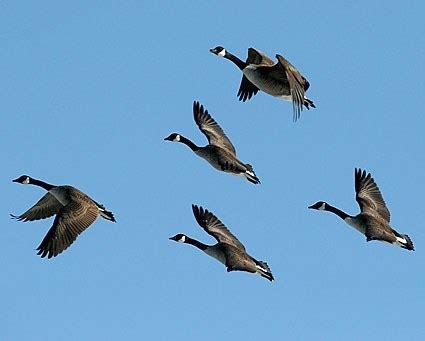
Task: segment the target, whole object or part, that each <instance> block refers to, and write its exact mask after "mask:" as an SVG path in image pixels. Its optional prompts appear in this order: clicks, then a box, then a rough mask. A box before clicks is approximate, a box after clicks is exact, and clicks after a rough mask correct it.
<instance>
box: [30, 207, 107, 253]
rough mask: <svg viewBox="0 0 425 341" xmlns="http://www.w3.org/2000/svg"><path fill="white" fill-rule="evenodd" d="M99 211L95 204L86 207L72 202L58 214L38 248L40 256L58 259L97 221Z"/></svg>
mask: <svg viewBox="0 0 425 341" xmlns="http://www.w3.org/2000/svg"><path fill="white" fill-rule="evenodd" d="M98 214H99V209H98V207H97V206H96V205H95V204H91V205H86V204H85V203H81V202H79V201H71V202H70V203H69V204H68V205H67V206H65V207H63V209H61V210H60V212H59V213H58V214H57V216H56V218H55V220H54V222H53V226H52V227H51V228H50V230H49V232H47V234H46V236H45V237H44V239H43V241H42V242H41V244H40V245H39V247H38V248H37V251H38V253H37V254H38V255H40V256H41V257H45V256H47V257H48V258H51V257H56V256H57V255H58V254H60V253H61V252H62V251H64V250H66V249H67V248H68V247H69V246H70V245H71V244H72V243H73V242H74V241H75V239H76V238H77V236H78V235H79V234H81V233H82V232H83V231H84V230H85V229H87V228H88V227H89V226H90V225H91V224H93V222H94V221H95V220H96V218H97V216H98Z"/></svg>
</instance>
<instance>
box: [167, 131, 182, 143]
mask: <svg viewBox="0 0 425 341" xmlns="http://www.w3.org/2000/svg"><path fill="white" fill-rule="evenodd" d="M180 138H181V136H180V134H177V133H172V134H170V136H167V137H166V138H165V139H164V141H171V142H180Z"/></svg>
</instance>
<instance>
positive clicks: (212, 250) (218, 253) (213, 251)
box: [204, 246, 226, 265]
mask: <svg viewBox="0 0 425 341" xmlns="http://www.w3.org/2000/svg"><path fill="white" fill-rule="evenodd" d="M204 252H205V253H206V254H207V255H208V256H210V257H213V258H215V259H217V260H218V261H219V262H220V263H222V264H224V265H226V256H225V255H224V252H223V250H221V249H220V248H217V247H214V246H212V247H208V248H207V249H206V250H204Z"/></svg>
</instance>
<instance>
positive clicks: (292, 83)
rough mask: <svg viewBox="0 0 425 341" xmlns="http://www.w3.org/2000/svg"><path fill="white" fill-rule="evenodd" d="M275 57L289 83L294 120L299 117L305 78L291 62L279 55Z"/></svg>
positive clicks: (302, 103)
mask: <svg viewBox="0 0 425 341" xmlns="http://www.w3.org/2000/svg"><path fill="white" fill-rule="evenodd" d="M276 58H277V60H278V61H279V63H278V65H280V66H281V67H282V69H283V71H284V72H285V75H286V79H287V80H288V83H289V89H290V91H291V96H292V106H293V110H294V120H296V119H297V118H299V117H300V113H301V111H302V110H303V105H304V90H305V86H306V79H305V78H304V77H303V76H302V75H301V74H300V73H299V71H298V70H297V69H296V68H295V67H294V66H293V65H292V64H291V63H289V62H288V61H287V60H286V59H285V58H283V57H282V56H281V55H279V54H278V55H276ZM307 87H308V86H307Z"/></svg>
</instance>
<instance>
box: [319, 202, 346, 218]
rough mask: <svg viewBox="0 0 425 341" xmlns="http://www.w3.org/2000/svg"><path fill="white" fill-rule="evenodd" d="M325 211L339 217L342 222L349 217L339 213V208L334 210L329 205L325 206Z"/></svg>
mask: <svg viewBox="0 0 425 341" xmlns="http://www.w3.org/2000/svg"><path fill="white" fill-rule="evenodd" d="M325 211H329V212H332V213H334V214H336V215H337V216H338V217H340V218H341V219H343V220H345V219H346V218H348V217H350V215H348V214H347V213H345V212H344V211H341V210H340V209H339V208H336V207H334V206H332V205H329V204H326V206H325Z"/></svg>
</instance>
